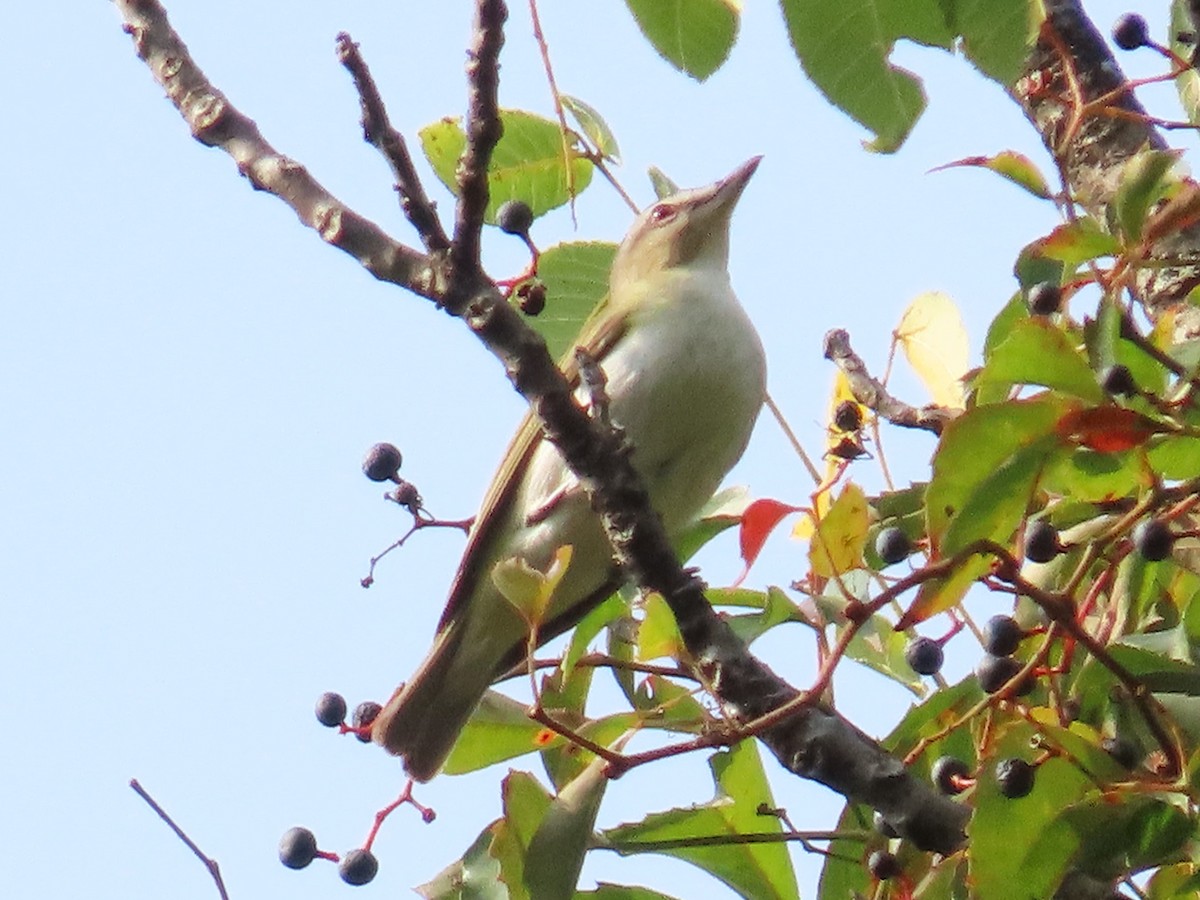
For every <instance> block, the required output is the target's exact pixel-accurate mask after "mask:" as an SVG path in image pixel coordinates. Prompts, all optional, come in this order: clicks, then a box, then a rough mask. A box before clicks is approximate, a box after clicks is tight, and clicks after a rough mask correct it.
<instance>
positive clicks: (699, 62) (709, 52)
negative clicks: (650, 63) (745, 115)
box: [625, 0, 741, 81]
mask: <svg viewBox="0 0 1200 900" xmlns="http://www.w3.org/2000/svg"><path fill="white" fill-rule="evenodd" d="M625 5H626V6H628V7H629V11H630V12H631V13H633V17H634V19H636V20H637V24H638V27H639V28H640V29H641V30H642V34H643V35H645V37H646V40H648V41H649V42H650V43H651V44H652V45H653V47H654V49H655V50H657V51H658V53H659V55H660V56H662V58H663V59H665V60H666V61H667V62H669V63H670V64H671V65H673V66H674V67H675V68H676V69H679V71H681V72H686V73H687V74H688V75H691V76H692V77H693V78H695V79H696V80H697V81H703V80H704V79H706V78H707V77H708V76H709V75H711V74H712V73H713V72H715V71H717V69H719V68H720V67H721V65H722V64H723V63H724V62H725V60H726V59H727V58H728V57H729V51H730V50H731V49H732V48H733V42H734V41H736V40H737V33H738V25H739V23H740V17H741V4H740V3H738V2H736V0H625Z"/></svg>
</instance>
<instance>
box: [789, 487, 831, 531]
mask: <svg viewBox="0 0 1200 900" xmlns="http://www.w3.org/2000/svg"><path fill="white" fill-rule="evenodd" d="M832 502H833V501H832V500H831V499H830V497H829V492H828V491H825V492H824V493H821V494H818V495H817V508H816V516H817V518H818V519H819V518H821V517H822V516H824V515H825V514H826V513H827V512H829V506H830V504H831V503H832ZM816 532H817V523H816V520H815V519H814V518H813V511H812V510H810V509H806V510H804V511H803V514H802V515H801V516H800V518H798V519H797V520H796V524H795V525H793V526H792V537H793V538H795V539H796V540H798V541H807V540H808V539H809V538H810V537H812V536H813V535H814V534H816Z"/></svg>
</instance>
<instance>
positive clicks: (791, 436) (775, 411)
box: [764, 394, 821, 484]
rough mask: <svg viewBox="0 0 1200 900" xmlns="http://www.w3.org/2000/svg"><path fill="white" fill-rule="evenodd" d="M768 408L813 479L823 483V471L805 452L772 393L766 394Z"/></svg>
mask: <svg viewBox="0 0 1200 900" xmlns="http://www.w3.org/2000/svg"><path fill="white" fill-rule="evenodd" d="M764 402H765V403H766V404H767V409H769V410H770V411H771V415H772V416H774V417H775V421H776V422H778V423H779V427H780V428H782V429H783V436H784V437H786V438H787V439H788V443H789V444H791V445H792V450H793V451H794V452H795V454H796V455H797V456H799V457H800V462H802V463H804V468H806V469H808V474H809V475H810V476H812V480H813V481H815V482H816V483H817V484H820V483H821V472H820V470H818V469H817V467H816V466H815V465H813V461H812V459H811V458H810V457H809V455H808V454H807V453H805V452H804V447H802V446H801V445H800V439H799V438H798V437H796V432H794V431H792V426H791V425H789V424H788V420H787V419H785V418H784V416H783V410H781V409H780V408H779V407H778V406H777V405H776V404H775V401H774V400H773V399H772V398H771V395H770V394H767V395H766V400H765V401H764Z"/></svg>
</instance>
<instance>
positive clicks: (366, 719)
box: [350, 700, 383, 744]
mask: <svg viewBox="0 0 1200 900" xmlns="http://www.w3.org/2000/svg"><path fill="white" fill-rule="evenodd" d="M382 709H383V707H382V706H380V705H379V704H378V703H376V702H375V701H374V700H364V701H363V702H362V703H360V704H358V706H356V707H354V715H353V716H351V718H350V724H351V725H352V726H353V727H354V728H355V733H354V736H355V737H356V738H358V739H359V740H360V741H362V742H363V743H364V744H369V743H371V723H372V722H374V721H375V717H376V716H378V715H379V713H380V711H381V710H382Z"/></svg>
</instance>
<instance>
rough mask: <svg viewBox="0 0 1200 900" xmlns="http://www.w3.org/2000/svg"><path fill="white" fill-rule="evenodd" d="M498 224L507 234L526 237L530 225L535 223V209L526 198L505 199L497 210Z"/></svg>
mask: <svg viewBox="0 0 1200 900" xmlns="http://www.w3.org/2000/svg"><path fill="white" fill-rule="evenodd" d="M496 224H497V225H499V226H500V230H501V231H503V232H504V233H505V234H516V235H520V236H522V237H524V236H525V235H527V234H529V227H530V226H531V225H532V224H533V210H532V209H530V208H529V204H528V203H526V202H525V201H524V200H508V201H505V202H504V203H501V204H500V208H499V209H497V210H496Z"/></svg>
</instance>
